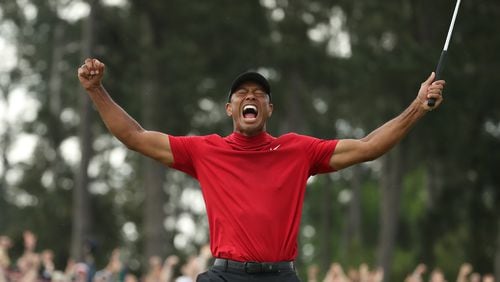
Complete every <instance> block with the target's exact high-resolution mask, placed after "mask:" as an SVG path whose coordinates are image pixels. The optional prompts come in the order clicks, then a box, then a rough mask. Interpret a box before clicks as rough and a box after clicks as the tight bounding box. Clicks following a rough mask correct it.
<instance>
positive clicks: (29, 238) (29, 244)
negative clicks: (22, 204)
mask: <svg viewBox="0 0 500 282" xmlns="http://www.w3.org/2000/svg"><path fill="white" fill-rule="evenodd" d="M23 240H24V253H23V255H22V256H21V257H20V258H19V259H18V261H17V268H18V269H19V272H20V278H19V281H20V282H33V281H36V279H37V278H38V269H39V267H40V256H39V255H38V254H37V253H35V248H36V241H37V238H36V235H35V234H33V232H31V231H29V230H26V231H24V233H23Z"/></svg>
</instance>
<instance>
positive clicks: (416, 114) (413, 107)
mask: <svg viewBox="0 0 500 282" xmlns="http://www.w3.org/2000/svg"><path fill="white" fill-rule="evenodd" d="M434 77H435V74H434V73H432V74H431V75H430V76H429V78H427V80H426V81H424V82H423V83H422V85H421V86H420V90H419V91H418V94H417V97H416V99H415V100H414V101H413V102H412V103H411V104H410V106H409V107H408V108H406V110H405V111H403V112H402V113H401V114H400V115H399V116H397V117H395V118H394V119H392V120H390V121H388V122H386V123H385V124H384V125H382V126H380V127H379V128H377V129H376V130H374V131H373V132H371V133H370V134H368V135H367V136H366V137H364V138H361V139H343V140H340V141H339V143H338V144H337V147H336V148H335V151H334V152H333V154H332V157H331V159H330V166H331V167H332V168H335V169H337V170H339V169H343V168H346V167H348V166H350V165H353V164H357V163H361V162H365V161H370V160H374V159H376V158H378V157H380V156H382V155H383V154H385V153H386V152H387V151H389V150H390V149H391V148H392V147H394V145H396V144H397V143H398V142H399V141H401V139H403V137H404V136H405V135H406V134H407V133H408V131H410V129H411V128H412V126H413V125H414V124H415V123H416V122H417V121H418V120H419V119H420V118H421V117H423V116H424V115H425V114H426V113H427V112H429V111H431V110H433V109H435V108H437V107H439V105H440V104H441V102H442V101H443V97H442V95H441V93H442V91H443V88H444V85H445V81H444V80H438V81H434ZM433 81H434V82H433ZM429 98H435V99H436V104H435V106H434V107H432V108H430V107H429V106H428V105H427V100H428V99H429Z"/></svg>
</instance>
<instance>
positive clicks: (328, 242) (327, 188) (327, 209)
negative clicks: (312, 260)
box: [320, 175, 334, 269]
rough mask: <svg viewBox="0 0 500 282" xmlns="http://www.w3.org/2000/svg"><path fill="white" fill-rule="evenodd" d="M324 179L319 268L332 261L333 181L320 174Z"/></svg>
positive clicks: (323, 267)
mask: <svg viewBox="0 0 500 282" xmlns="http://www.w3.org/2000/svg"><path fill="white" fill-rule="evenodd" d="M321 177H322V178H323V179H324V180H325V185H324V187H322V194H323V201H322V203H321V204H322V212H321V221H322V224H321V226H322V227H323V228H322V233H323V234H321V235H322V236H321V238H322V240H321V241H322V242H321V245H320V252H321V265H320V267H321V269H329V268H330V263H331V262H332V253H333V250H332V239H331V237H332V229H333V228H332V227H333V209H332V206H333V203H334V200H333V181H332V180H331V179H330V177H329V176H328V175H325V176H321Z"/></svg>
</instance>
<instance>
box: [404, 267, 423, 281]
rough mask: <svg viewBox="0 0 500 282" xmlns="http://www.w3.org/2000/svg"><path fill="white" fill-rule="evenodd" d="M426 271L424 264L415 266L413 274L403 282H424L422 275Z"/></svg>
mask: <svg viewBox="0 0 500 282" xmlns="http://www.w3.org/2000/svg"><path fill="white" fill-rule="evenodd" d="M426 271H427V266H425V264H423V263H421V264H419V265H417V267H416V268H415V270H413V272H412V273H411V274H410V275H408V276H407V277H406V279H405V282H422V281H424V280H423V279H422V275H423V274H424V273H425V272H426Z"/></svg>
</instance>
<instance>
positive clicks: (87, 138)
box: [71, 0, 96, 261]
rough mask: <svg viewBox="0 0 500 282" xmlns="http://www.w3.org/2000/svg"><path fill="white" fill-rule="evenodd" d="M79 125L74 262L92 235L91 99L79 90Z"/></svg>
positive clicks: (85, 45) (89, 26)
mask: <svg viewBox="0 0 500 282" xmlns="http://www.w3.org/2000/svg"><path fill="white" fill-rule="evenodd" d="M95 3H96V2H95V0H93V1H90V3H89V4H90V6H91V11H90V14H89V16H88V18H87V20H85V21H84V23H83V37H82V57H83V58H87V57H90V56H91V55H92V51H91V50H92V46H93V41H94V32H93V22H94V18H95V6H96V4H95ZM79 92H80V117H81V119H80V126H79V132H78V135H79V139H80V147H81V161H80V167H79V168H78V171H77V176H76V183H75V187H74V190H73V226H72V232H71V234H72V238H71V257H72V258H73V259H75V260H77V261H81V260H82V259H83V249H82V247H83V244H84V241H85V240H86V239H88V238H89V236H90V232H91V225H92V223H91V218H92V217H91V210H90V195H89V191H88V184H89V176H88V174H87V170H88V166H89V162H90V159H91V156H92V153H93V152H92V138H91V123H92V119H91V110H92V107H91V102H90V98H89V97H88V96H87V95H86V94H84V93H82V92H83V91H82V90H80V91H79Z"/></svg>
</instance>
